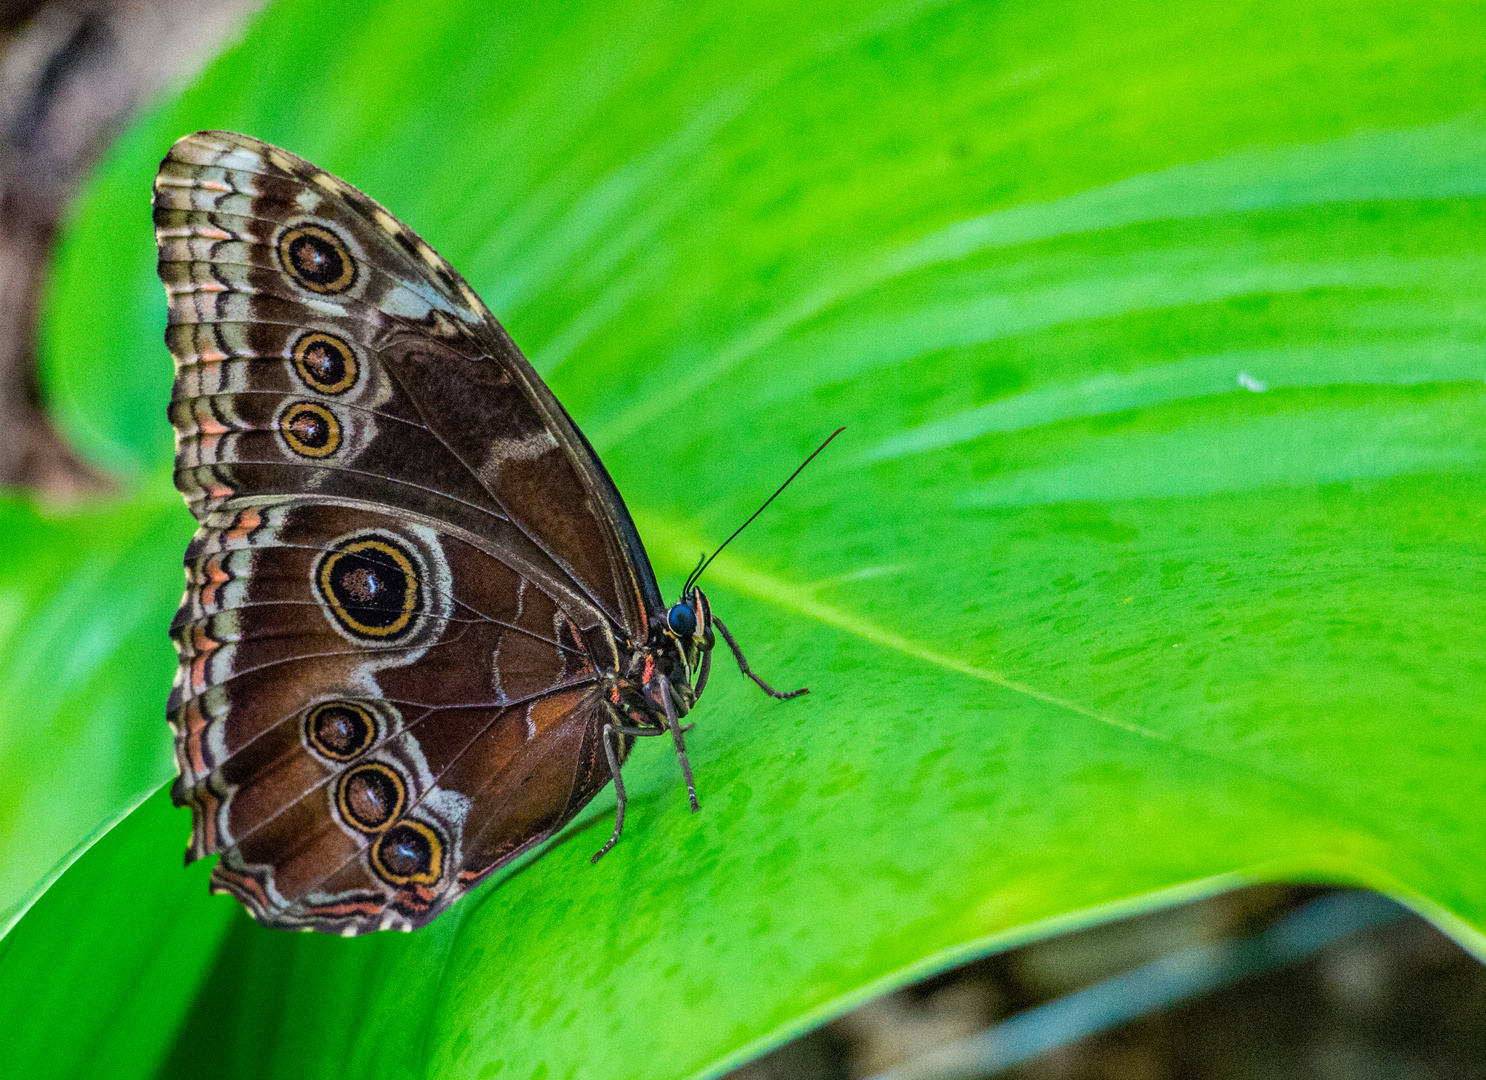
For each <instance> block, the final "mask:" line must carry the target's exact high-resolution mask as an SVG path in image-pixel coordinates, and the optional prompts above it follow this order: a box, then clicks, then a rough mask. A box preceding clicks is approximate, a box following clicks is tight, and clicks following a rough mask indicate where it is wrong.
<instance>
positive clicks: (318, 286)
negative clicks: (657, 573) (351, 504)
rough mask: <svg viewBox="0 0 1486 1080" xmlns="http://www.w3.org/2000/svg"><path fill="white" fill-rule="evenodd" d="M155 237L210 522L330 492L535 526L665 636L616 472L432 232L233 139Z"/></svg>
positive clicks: (182, 481) (177, 190) (176, 188)
mask: <svg viewBox="0 0 1486 1080" xmlns="http://www.w3.org/2000/svg"><path fill="white" fill-rule="evenodd" d="M155 226H156V235H157V238H158V241H159V246H160V275H161V278H162V279H163V280H164V282H165V285H166V291H167V293H168V295H169V298H170V323H171V326H170V330H169V331H168V341H169V343H170V346H171V351H172V352H173V353H174V354H175V356H176V359H177V364H178V372H179V376H178V379H177V385H176V392H175V395H174V402H173V404H172V419H173V421H174V422H175V423H176V426H177V431H178V432H179V435H180V439H181V454H180V456H179V458H178V461H177V484H178V486H180V488H181V490H182V492H183V494H185V496H186V498H187V501H188V502H189V503H191V504H192V507H193V510H195V511H196V512H197V513H198V516H200V515H201V514H202V513H205V512H210V510H212V509H214V508H216V507H218V506H221V505H224V503H228V502H230V501H231V500H232V499H234V498H242V497H261V496H265V495H272V494H298V493H310V492H313V493H315V494H317V495H323V496H346V497H353V498H366V499H371V500H374V501H377V502H382V503H386V504H389V505H394V506H406V507H408V508H409V509H413V510H416V511H418V512H422V513H428V514H431V515H433V516H435V517H439V518H442V519H445V520H449V521H451V522H453V523H455V524H458V525H460V526H463V527H468V528H471V529H474V530H475V531H477V532H480V531H482V530H487V529H490V530H494V533H495V535H500V534H501V531H502V529H506V530H509V529H510V528H511V527H512V526H514V529H515V530H518V531H519V532H520V533H521V534H522V535H523V536H524V538H525V539H526V541H527V542H528V544H529V546H532V547H534V548H535V549H537V550H539V551H540V553H541V554H542V556H543V558H544V559H545V560H547V561H548V562H550V563H551V564H554V565H555V566H556V567H558V568H560V571H561V573H562V576H564V577H566V578H567V579H568V584H569V585H570V586H571V587H572V588H573V589H574V591H576V592H578V593H581V594H582V595H584V596H586V597H587V598H588V599H589V600H590V601H591V602H593V603H594V604H595V605H596V606H597V607H599V608H600V609H601V610H603V611H604V612H605V613H606V614H607V615H609V617H610V619H611V620H612V621H613V622H614V623H615V625H616V626H619V627H622V628H624V629H625V630H626V631H627V632H628V633H629V634H630V635H631V636H633V637H638V638H643V637H644V634H645V631H646V625H647V620H648V618H649V617H650V615H651V614H652V613H653V612H655V611H657V610H659V608H660V600H659V594H658V592H657V590H656V587H655V580H654V575H653V573H652V571H651V569H650V565H649V561H648V559H647V558H646V556H645V553H644V549H643V547H642V546H641V545H640V543H639V539H638V535H637V534H636V533H635V529H634V524H633V522H632V521H631V519H630V517H629V513H628V511H627V510H626V509H625V507H624V504H623V501H622V500H621V499H620V497H619V495H618V492H617V491H616V490H615V488H614V485H613V483H612V481H611V480H610V479H609V477H608V474H607V473H606V472H605V470H604V467H603V465H602V464H601V463H600V462H599V460H598V458H597V457H596V456H595V455H594V454H593V452H592V450H591V449H590V448H589V447H588V445H587V443H586V442H585V441H584V439H583V437H582V435H581V434H580V433H579V432H578V430H577V428H576V427H575V426H574V425H573V424H572V421H571V420H570V419H569V418H568V417H567V415H566V413H564V412H563V410H562V408H561V406H560V405H558V403H557V401H556V399H555V398H554V397H553V396H552V394H551V392H550V391H549V390H548V389H547V387H546V386H545V385H544V384H543V383H542V381H541V379H540V378H539V377H538V376H537V374H536V372H535V371H534V370H533V369H532V367H531V365H530V364H528V363H527V362H526V360H525V359H524V358H523V357H522V356H521V353H520V352H519V351H518V350H517V349H516V347H515V345H514V344H512V342H511V340H510V338H509V337H508V336H507V335H506V333H505V331H504V330H503V329H502V328H501V327H500V325H499V324H498V323H497V322H496V321H495V319H494V318H493V317H491V315H490V313H489V312H488V311H487V310H486V308H485V306H484V305H483V304H482V303H481V302H480V300H479V298H478V297H477V296H476V295H475V293H474V292H473V290H471V289H470V287H469V286H468V284H466V283H465V281H464V280H463V279H462V278H461V277H460V276H459V275H458V274H457V273H455V272H454V270H453V269H452V268H450V267H449V265H448V264H447V263H446V262H445V261H444V260H443V259H442V258H440V257H439V256H438V255H437V254H436V253H435V252H434V251H433V249H432V248H430V247H429V246H428V245H427V244H426V243H424V241H423V240H421V239H420V238H419V237H418V236H417V235H416V234H414V233H413V232H412V230H410V229H408V228H407V227H406V226H405V225H403V224H402V223H401V222H399V221H398V220H397V219H396V218H394V217H393V216H392V215H391V214H389V213H388V212H387V211H386V210H385V209H384V208H383V207H381V206H380V205H379V204H377V203H376V202H374V201H373V200H372V199H370V198H368V197H367V196H365V195H363V194H362V193H361V192H359V191H357V190H356V189H354V188H352V187H351V186H350V185H348V184H346V183H344V182H343V181H341V180H338V179H336V178H335V177H332V176H330V175H329V174H328V173H325V172H324V171H322V170H320V169H317V168H315V167H314V166H312V165H310V164H309V163H307V162H305V161H303V160H301V159H299V158H296V157H294V156H293V155H291V154H288V153H286V152H285V151H283V150H280V149H278V148H276V147H272V146H269V145H268V144H266V143H262V142H259V141H258V140H256V139H250V138H248V137H246V136H242V135H234V134H231V133H226V132H199V133H197V134H195V135H191V136H187V137H186V138H184V139H182V140H181V141H180V142H178V143H176V145H175V146H174V147H172V149H171V151H170V153H169V155H168V156H167V157H166V158H165V161H164V162H163V163H162V165H161V169H160V173H159V176H158V177H157V178H156V182H155ZM343 373H350V374H343ZM493 518H498V519H500V520H499V523H496V522H494V521H492V519H493Z"/></svg>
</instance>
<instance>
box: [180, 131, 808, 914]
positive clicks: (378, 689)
mask: <svg viewBox="0 0 1486 1080" xmlns="http://www.w3.org/2000/svg"><path fill="white" fill-rule="evenodd" d="M154 222H155V236H156V240H157V242H158V244H159V249H160V277H161V279H162V281H164V283H165V292H166V295H167V298H168V302H169V326H168V328H167V329H166V334H165V336H166V343H167V344H168V346H169V347H170V351H171V353H172V354H173V355H174V357H175V362H176V380H175V389H174V393H173V394H172V398H171V404H170V419H171V423H172V424H173V425H174V426H175V431H176V459H175V481H176V486H177V487H178V488H179V489H180V491H181V493H182V495H184V496H185V499H186V504H187V506H188V507H189V508H190V510H191V512H192V513H193V514H194V515H195V516H196V518H197V519H198V521H199V522H200V528H199V529H198V530H197V532H196V535H195V537H194V538H193V539H192V541H191V544H190V546H189V547H188V548H187V551H186V583H187V585H186V595H185V598H184V599H183V600H182V601H181V607H180V610H179V611H178V612H177V614H176V617H175V620H174V621H173V623H172V624H171V636H172V638H173V639H174V641H175V644H176V650H177V652H178V653H179V656H180V668H179V670H178V672H177V675H176V680H175V686H174V688H173V690H172V692H171V696H170V702H169V706H168V710H169V719H170V724H171V727H172V730H173V732H174V735H175V754H176V762H177V764H178V766H179V769H180V775H179V777H178V778H177V780H176V782H175V786H174V788H173V790H172V795H173V796H174V799H175V802H176V804H177V805H178V806H190V807H191V810H192V835H191V843H190V848H189V850H188V853H187V857H188V860H194V859H199V858H201V857H203V856H205V855H208V854H211V853H213V852H220V853H221V856H222V857H221V859H220V860H219V861H218V863H217V866H216V867H215V869H214V870H213V872H212V879H211V880H212V888H213V890H214V891H217V892H222V891H225V892H229V893H231V894H232V895H233V896H235V897H237V898H238V899H239V900H240V901H242V903H243V904H244V905H245V906H246V907H247V909H248V911H249V912H251V913H252V915H253V916H254V917H255V918H256V919H258V921H260V922H262V923H265V924H267V925H270V926H276V927H288V928H297V929H314V930H322V931H327V932H332V933H340V934H345V935H353V934H360V933H365V932H368V931H372V930H379V929H391V928H396V929H401V930H411V929H414V928H416V927H419V926H422V925H424V924H425V923H427V922H428V921H429V920H431V919H433V918H434V917H435V916H436V915H438V914H439V912H441V911H442V910H444V909H445V908H446V907H448V906H449V905H450V904H451V903H453V902H454V901H455V900H457V899H458V898H459V897H460V896H461V895H463V894H464V893H465V892H467V891H468V890H469V889H470V888H472V887H473V886H474V885H475V884H476V883H477V882H479V881H480V880H481V879H482V878H484V877H485V876H486V875H488V874H489V873H490V872H491V871H492V870H494V869H495V868H496V867H498V866H500V865H501V864H503V863H505V862H508V861H509V860H510V859H512V858H514V857H515V856H516V855H518V854H520V853H521V852H523V851H526V850H527V849H529V848H531V847H532V846H533V845H536V844H538V843H540V842H541V841H543V840H544V839H546V838H547V837H549V836H551V835H552V834H553V833H554V832H556V831H557V830H558V829H559V828H561V827H562V825H563V824H564V823H566V822H567V821H569V820H570V819H571V818H572V817H573V815H574V814H576V813H577V812H578V811H579V810H580V809H581V808H582V807H583V806H584V804H586V803H587V802H588V801H589V800H590V799H592V798H593V797H594V795H595V794H596V793H597V792H598V791H600V790H601V789H602V788H603V787H604V785H606V784H607V783H609V781H610V780H611V779H612V780H613V782H614V786H615V790H616V794H617V797H618V809H617V812H616V814H615V822H614V831H613V834H612V835H611V836H610V837H609V840H608V842H607V843H606V844H605V845H604V846H603V848H602V849H601V850H600V851H599V852H598V853H597V854H595V856H594V858H595V859H597V858H598V856H599V855H602V854H603V853H604V852H605V851H607V850H608V849H609V848H610V847H611V846H612V845H613V843H614V842H615V841H616V840H617V839H618V838H619V835H620V831H621V830H622V828H623V825H624V807H625V795H624V785H623V782H622V780H621V778H620V765H621V763H622V762H623V761H624V760H625V758H626V756H627V755H628V754H629V752H630V749H631V747H632V746H633V745H634V742H635V740H636V739H637V738H641V737H644V736H650V735H667V734H668V735H669V736H670V737H671V739H672V740H673V742H674V745H675V749H676V753H677V754H678V756H679V759H680V762H681V767H682V771H683V773H684V775H685V777H686V783H687V790H688V793H689V795H690V797H691V805H692V809H693V810H695V809H697V800H696V794H695V789H694V787H693V785H692V781H691V770H690V767H689V765H688V764H687V760H686V748H685V742H684V738H683V732H684V731H685V730H686V729H685V728H683V727H682V726H681V725H680V723H679V718H680V717H683V716H685V715H686V714H687V713H688V712H689V711H690V710H691V708H692V706H693V705H695V703H696V700H697V697H698V696H699V695H700V694H701V692H702V690H703V688H704V686H705V685H706V682H707V673H708V670H709V665H710V662H711V649H712V646H713V641H714V636H713V631H714V630H716V631H717V632H718V633H720V634H721V635H722V636H723V638H724V639H725V640H726V641H727V642H728V645H729V647H730V648H731V649H732V650H733V652H734V655H735V656H736V657H737V660H738V664H739V667H740V668H741V669H742V670H743V672H744V673H745V674H747V675H749V676H750V677H752V678H753V679H754V680H755V681H756V682H757V683H758V684H759V686H761V687H763V689H764V690H766V691H767V692H769V693H770V694H772V695H773V696H775V697H792V696H794V695H793V694H780V693H778V692H777V691H775V690H773V689H772V688H770V687H769V686H768V685H767V684H766V683H764V682H763V681H762V680H761V679H758V677H757V676H754V675H753V674H752V672H750V671H749V670H748V665H747V663H746V662H745V660H744V659H743V654H742V653H741V652H740V651H739V650H738V647H737V644H736V642H735V641H734V640H733V638H732V635H731V634H729V633H728V630H727V628H726V627H725V626H724V625H723V624H722V622H721V621H720V620H719V619H717V618H716V616H714V615H713V614H712V609H711V607H710V605H709V604H708V602H707V597H706V596H705V594H703V592H702V591H701V589H699V588H697V586H696V577H697V574H698V573H699V572H700V570H701V569H702V567H700V566H699V567H698V570H697V572H694V573H693V574H692V576H691V577H690V578H689V579H688V581H687V583H686V585H685V586H684V588H683V590H682V595H681V599H680V600H679V601H678V602H677V603H675V604H673V605H671V606H669V607H667V605H666V604H665V603H664V602H663V601H662V600H661V596H660V591H659V589H658V588H657V586H656V582H655V574H654V573H653V571H652V570H651V568H650V560H649V558H648V557H647V556H646V554H645V549H644V547H643V546H642V545H641V543H640V537H639V534H638V533H637V532H636V530H635V525H634V522H633V521H631V520H630V515H629V512H628V510H626V509H625V505H624V501H623V500H622V499H621V498H620V497H619V492H618V491H617V490H616V489H615V487H614V483H613V481H612V480H611V479H610V478H609V474H608V472H607V471H606V470H605V469H604V466H603V464H602V463H601V462H600V461H599V459H598V457H597V455H596V454H595V453H594V451H593V448H592V447H591V446H589V445H588V441H587V440H586V439H585V438H584V437H583V434H582V432H580V431H579V430H578V428H577V427H576V426H575V425H574V424H573V421H572V419H571V418H569V416H568V415H567V413H566V412H565V411H564V410H563V408H562V406H561V405H560V404H558V402H557V399H556V398H555V397H554V396H553V395H552V392H551V391H550V390H548V388H547V387H546V385H545V384H544V383H543V382H542V380H541V379H540V378H539V377H538V376H537V373H536V371H535V370H533V368H532V367H531V365H530V364H528V363H527V361H526V359H525V358H524V357H523V356H522V355H521V353H520V352H519V351H518V350H517V348H516V346H515V345H514V344H513V343H512V342H511V339H510V338H509V337H508V336H507V335H506V332H505V331H504V330H503V329H502V328H501V326H500V324H499V323H497V322H496V321H495V319H494V318H493V317H492V316H491V314H490V312H489V311H488V310H486V308H485V305H484V304H482V303H481V302H480V299H479V298H478V297H477V296H476V295H475V294H474V292H473V291H472V290H471V289H470V287H469V286H468V285H467V284H466V283H465V281H464V279H463V278H461V277H460V276H459V275H458V274H457V273H455V272H454V270H453V269H452V268H451V267H450V266H449V264H448V263H446V262H445V261H444V260H443V259H441V258H440V257H439V256H438V255H437V254H435V253H434V251H433V249H432V248H430V247H429V246H428V245H427V244H426V243H424V242H423V241H422V240H421V239H420V238H419V237H418V236H417V235H415V234H414V233H413V232H412V230H410V229H408V228H407V227H406V226H405V225H403V224H402V223H401V222H399V221H398V220H397V219H396V218H394V217H393V216H392V215H391V214H389V213H388V212H387V211H386V210H385V209H383V208H382V207H381V206H380V205H378V204H377V203H375V202H373V201H372V200H371V199H369V198H367V197H366V196H365V195H363V194H362V193H361V192H359V191H357V190H356V189H355V188H352V187H351V186H350V185H348V184H346V183H344V182H343V181H341V180H338V179H336V178H335V177H333V176H330V175H328V174H327V173H325V172H323V171H321V170H319V169H317V168H315V167H314V166H313V165H310V164H309V163H308V162H305V161H303V160H301V159H300V158H297V157H294V156H293V155H292V154H288V153H286V152H284V151H283V150H280V149H278V148H277V147H274V146H270V145H268V144H266V143H262V142H259V141H258V140H256V139H251V138H248V137H246V136H243V135H234V134H230V133H227V132H221V131H206V132H199V133H197V134H195V135H189V136H187V137H186V138H184V139H182V140H180V141H179V142H178V143H176V144H175V146H174V147H172V148H171V151H170V153H169V154H168V155H167V156H166V158H165V160H164V162H163V163H162V164H161V166H160V173H159V175H158V177H157V178H156V180H155V189H154ZM827 441H829V440H827ZM817 452H818V451H817ZM812 456H813V455H812ZM802 467H803V466H802ZM791 479H793V477H792V478H791ZM776 494H777V492H776ZM766 505H767V504H766ZM750 520H751V519H750ZM795 693H796V694H799V693H804V691H803V690H800V691H796V692H795Z"/></svg>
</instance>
